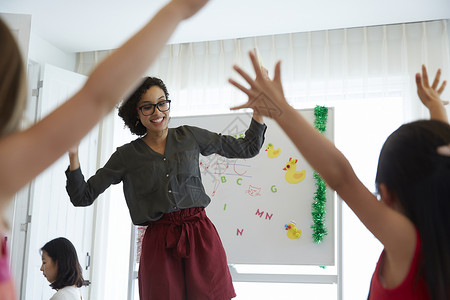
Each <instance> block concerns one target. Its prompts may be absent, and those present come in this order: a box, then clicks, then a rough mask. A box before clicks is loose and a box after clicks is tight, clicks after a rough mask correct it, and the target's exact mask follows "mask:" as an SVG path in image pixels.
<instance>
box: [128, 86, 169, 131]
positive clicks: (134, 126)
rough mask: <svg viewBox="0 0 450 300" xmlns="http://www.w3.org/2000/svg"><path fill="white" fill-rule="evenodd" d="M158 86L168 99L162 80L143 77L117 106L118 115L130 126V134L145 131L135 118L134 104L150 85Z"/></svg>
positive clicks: (135, 104)
mask: <svg viewBox="0 0 450 300" xmlns="http://www.w3.org/2000/svg"><path fill="white" fill-rule="evenodd" d="M155 85H156V86H158V87H159V88H161V89H162V90H163V92H164V95H165V96H166V99H169V92H168V91H167V87H166V85H165V84H164V82H163V81H162V80H161V79H159V78H156V77H145V78H144V79H143V81H142V83H141V85H139V87H138V88H137V89H136V90H135V91H134V92H133V93H132V94H131V95H130V96H129V97H128V98H127V99H126V100H125V101H123V102H122V104H121V105H120V107H119V117H121V118H122V119H123V121H124V122H125V125H126V126H127V127H128V128H130V131H131V133H132V134H136V135H139V136H142V135H144V134H146V133H147V129H146V128H145V127H144V125H142V123H141V122H137V123H136V121H137V120H139V119H138V118H137V112H136V106H137V104H138V103H139V101H140V100H141V98H142V95H143V94H145V93H146V92H147V90H148V89H149V88H151V87H152V86H155Z"/></svg>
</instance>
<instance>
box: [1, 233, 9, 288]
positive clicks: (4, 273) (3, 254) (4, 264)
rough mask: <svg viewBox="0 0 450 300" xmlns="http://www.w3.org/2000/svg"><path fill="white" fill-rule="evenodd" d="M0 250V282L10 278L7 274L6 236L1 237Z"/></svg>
mask: <svg viewBox="0 0 450 300" xmlns="http://www.w3.org/2000/svg"><path fill="white" fill-rule="evenodd" d="M0 252H1V254H0V283H2V282H4V281H8V280H9V279H10V278H11V275H10V274H9V264H8V253H7V251H6V237H2V238H1V244H0Z"/></svg>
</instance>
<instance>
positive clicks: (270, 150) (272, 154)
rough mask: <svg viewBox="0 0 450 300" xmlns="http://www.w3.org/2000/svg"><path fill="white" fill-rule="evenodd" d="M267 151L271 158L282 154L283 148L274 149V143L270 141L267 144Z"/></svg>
mask: <svg viewBox="0 0 450 300" xmlns="http://www.w3.org/2000/svg"><path fill="white" fill-rule="evenodd" d="M266 151H267V156H268V157H269V158H275V157H277V156H278V155H280V153H281V149H280V148H278V149H274V146H273V144H272V143H269V144H268V145H267V147H266Z"/></svg>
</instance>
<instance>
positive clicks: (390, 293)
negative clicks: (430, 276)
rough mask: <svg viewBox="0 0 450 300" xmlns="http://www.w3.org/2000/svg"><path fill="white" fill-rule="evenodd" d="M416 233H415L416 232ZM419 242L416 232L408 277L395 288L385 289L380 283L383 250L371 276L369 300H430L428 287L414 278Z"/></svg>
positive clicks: (419, 256) (418, 260) (418, 261)
mask: <svg viewBox="0 0 450 300" xmlns="http://www.w3.org/2000/svg"><path fill="white" fill-rule="evenodd" d="M416 232H417V231H416ZM420 246H421V240H420V236H419V232H417V244H416V250H415V251H414V257H413V260H412V261H411V266H410V267H409V272H408V275H406V278H405V280H403V282H402V283H401V284H400V285H398V286H397V287H395V288H390V289H388V288H385V287H383V285H382V284H381V282H380V267H381V265H382V264H383V258H384V250H383V252H382V253H381V255H380V259H379V260H378V263H377V267H376V269H375V272H374V273H373V276H372V283H371V285H370V297H369V300H378V299H383V300H394V299H395V300H415V299H417V300H419V299H420V300H427V299H430V300H431V296H430V293H429V291H428V286H427V284H426V282H425V280H424V278H422V277H420V278H419V279H417V278H416V276H417V272H418V271H419V265H420V261H421V255H420Z"/></svg>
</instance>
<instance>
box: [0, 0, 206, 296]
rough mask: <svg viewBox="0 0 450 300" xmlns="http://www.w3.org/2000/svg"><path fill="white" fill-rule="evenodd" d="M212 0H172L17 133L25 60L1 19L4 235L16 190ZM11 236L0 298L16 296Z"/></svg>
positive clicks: (1, 259)
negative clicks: (75, 89) (182, 24)
mask: <svg viewBox="0 0 450 300" xmlns="http://www.w3.org/2000/svg"><path fill="white" fill-rule="evenodd" d="M207 2H208V0H172V1H171V2H169V3H168V4H167V5H165V6H164V7H163V8H162V9H161V10H160V11H159V12H158V13H157V14H156V15H155V16H154V17H153V19H152V20H151V21H150V22H149V23H147V24H146V25H145V26H144V27H143V28H142V29H141V30H140V31H139V32H138V33H137V34H136V35H134V36H133V37H132V38H131V39H130V40H129V41H128V42H126V43H125V44H124V45H123V46H122V47H120V48H119V49H117V50H116V51H115V52H114V53H113V54H111V56H109V57H108V58H107V59H105V60H104V61H103V62H102V63H101V64H100V65H99V66H98V67H97V68H96V69H95V70H94V71H93V72H92V74H91V76H90V77H89V79H88V80H87V82H86V84H85V85H84V87H83V88H81V90H80V91H79V92H78V93H77V94H75V95H74V96H73V97H72V98H71V99H69V100H68V101H67V102H66V103H64V104H63V105H61V106H60V107H59V108H58V109H56V110H55V111H54V112H53V113H51V114H49V115H48V116H47V117H45V118H44V119H43V120H41V121H40V122H38V123H37V124H35V125H34V126H32V127H30V128H29V129H27V130H24V131H22V132H17V129H18V127H19V123H20V119H21V116H22V113H23V110H24V107H25V103H26V94H27V93H26V84H25V70H24V66H23V65H24V64H23V62H22V60H21V56H20V52H19V49H18V47H17V44H16V42H15V40H14V38H13V36H12V34H11V32H10V30H9V29H8V28H7V27H6V25H5V24H4V23H3V22H2V21H1V20H0V41H1V43H0V166H1V168H0V237H1V236H2V234H1V232H2V231H3V226H2V225H3V221H2V220H3V217H2V216H3V211H4V208H5V206H6V205H7V204H8V203H9V202H10V200H11V199H12V197H13V196H14V194H15V193H16V192H18V191H19V190H20V189H21V188H22V187H23V186H24V185H25V184H27V183H28V182H29V181H30V180H32V179H33V178H34V177H35V176H37V175H38V174H39V173H40V172H42V171H43V170H44V169H45V168H47V167H48V166H49V165H50V164H52V163H53V162H54V161H56V160H57V159H58V158H59V157H60V156H61V155H62V154H64V153H65V152H66V151H67V149H69V148H70V147H71V146H73V145H74V144H76V143H78V142H79V141H80V139H81V138H82V137H83V136H84V135H85V134H87V133H88V132H89V130H90V129H91V128H92V127H93V126H94V125H95V124H96V123H97V122H98V121H99V120H100V119H101V118H102V117H103V116H105V115H106V114H107V113H108V112H109V111H110V110H112V109H113V108H114V106H115V105H116V104H117V103H118V102H119V101H120V100H121V99H122V98H123V97H124V95H125V94H126V93H127V92H128V91H130V89H131V88H133V87H134V85H135V84H137V81H138V80H139V79H140V78H141V76H142V75H143V73H144V72H145V71H146V70H147V69H148V67H149V65H150V64H151V63H152V61H153V60H154V59H155V58H156V56H157V55H158V53H159V51H160V50H161V48H162V47H163V46H164V45H165V43H166V41H167V40H168V38H169V37H170V35H171V34H172V32H173V31H174V30H175V28H176V27H177V25H178V24H179V23H180V22H181V21H182V20H184V19H187V18H189V17H191V16H192V15H193V14H195V13H196V12H197V11H198V10H199V9H200V8H202V7H203V6H204V5H205V4H206V3H207ZM7 262H8V260H7V255H6V241H5V240H4V239H3V238H2V239H1V247H0V299H1V300H3V299H14V291H13V289H12V284H11V279H10V275H9V267H8V264H7Z"/></svg>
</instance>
